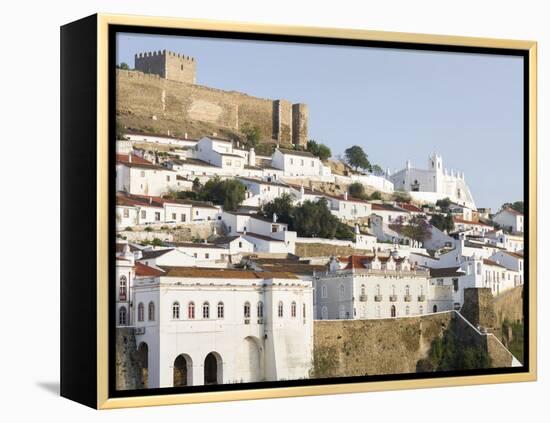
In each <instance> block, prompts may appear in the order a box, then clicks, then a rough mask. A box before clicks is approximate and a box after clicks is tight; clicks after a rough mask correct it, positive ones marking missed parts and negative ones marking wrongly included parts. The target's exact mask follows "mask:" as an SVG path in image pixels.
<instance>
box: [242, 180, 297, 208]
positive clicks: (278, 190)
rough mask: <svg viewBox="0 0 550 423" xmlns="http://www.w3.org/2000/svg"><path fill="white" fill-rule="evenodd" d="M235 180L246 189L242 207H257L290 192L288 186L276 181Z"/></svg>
mask: <svg viewBox="0 0 550 423" xmlns="http://www.w3.org/2000/svg"><path fill="white" fill-rule="evenodd" d="M237 179H238V180H239V182H241V183H242V184H243V185H244V186H245V187H246V192H245V200H244V201H243V203H242V204H243V205H244V206H256V207H259V206H261V205H262V204H264V203H268V202H270V201H272V200H274V199H275V198H277V197H280V196H281V195H283V194H290V193H291V190H292V188H291V187H289V186H288V185H286V184H284V183H281V182H277V181H268V180H263V179H255V178H247V177H238V178H237Z"/></svg>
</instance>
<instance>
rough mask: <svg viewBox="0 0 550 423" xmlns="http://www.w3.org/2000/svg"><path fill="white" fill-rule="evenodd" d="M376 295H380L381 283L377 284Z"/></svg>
mask: <svg viewBox="0 0 550 423" xmlns="http://www.w3.org/2000/svg"><path fill="white" fill-rule="evenodd" d="M376 295H380V285H376Z"/></svg>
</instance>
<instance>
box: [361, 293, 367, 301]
mask: <svg viewBox="0 0 550 423" xmlns="http://www.w3.org/2000/svg"><path fill="white" fill-rule="evenodd" d="M359 301H361V302H362V303H364V302H365V301H367V296H366V295H365V294H363V295H359Z"/></svg>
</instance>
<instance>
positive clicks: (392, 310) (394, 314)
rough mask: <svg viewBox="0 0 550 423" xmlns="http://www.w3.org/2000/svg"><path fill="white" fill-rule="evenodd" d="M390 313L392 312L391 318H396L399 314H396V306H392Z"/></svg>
mask: <svg viewBox="0 0 550 423" xmlns="http://www.w3.org/2000/svg"><path fill="white" fill-rule="evenodd" d="M390 312H391V317H395V316H396V314H397V313H396V311H395V306H394V305H392V306H391V310H390Z"/></svg>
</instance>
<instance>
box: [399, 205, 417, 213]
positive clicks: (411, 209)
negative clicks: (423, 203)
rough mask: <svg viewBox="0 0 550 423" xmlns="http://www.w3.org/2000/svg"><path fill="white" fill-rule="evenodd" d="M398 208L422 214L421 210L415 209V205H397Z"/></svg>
mask: <svg viewBox="0 0 550 423" xmlns="http://www.w3.org/2000/svg"><path fill="white" fill-rule="evenodd" d="M397 205H398V206H399V207H400V208H402V209H404V210H407V211H409V212H413V213H422V210H421V209H419V208H418V207H416V206H415V205H412V204H407V203H398V204H397Z"/></svg>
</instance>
